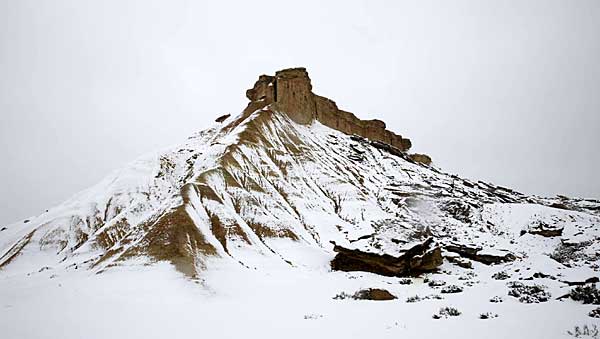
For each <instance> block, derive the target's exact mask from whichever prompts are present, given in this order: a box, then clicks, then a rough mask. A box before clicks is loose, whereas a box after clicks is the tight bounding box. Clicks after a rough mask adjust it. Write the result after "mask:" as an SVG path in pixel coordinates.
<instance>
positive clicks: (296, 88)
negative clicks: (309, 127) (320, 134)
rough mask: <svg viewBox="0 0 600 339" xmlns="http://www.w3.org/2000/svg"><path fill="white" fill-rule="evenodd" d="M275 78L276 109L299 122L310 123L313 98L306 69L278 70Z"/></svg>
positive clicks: (312, 117)
mask: <svg viewBox="0 0 600 339" xmlns="http://www.w3.org/2000/svg"><path fill="white" fill-rule="evenodd" d="M275 78H276V82H275V86H276V87H275V90H276V100H275V102H276V105H277V106H276V107H277V109H278V110H279V111H281V112H285V113H287V114H288V115H289V117H290V118H291V119H292V120H294V121H295V122H297V123H299V124H309V123H311V122H312V121H313V120H314V119H315V116H314V112H315V98H314V94H313V93H312V85H311V83H310V78H309V77H308V73H307V72H306V69H304V68H291V69H285V70H282V71H278V72H277V73H275Z"/></svg>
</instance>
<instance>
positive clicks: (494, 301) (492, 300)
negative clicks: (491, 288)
mask: <svg viewBox="0 0 600 339" xmlns="http://www.w3.org/2000/svg"><path fill="white" fill-rule="evenodd" d="M490 302H491V303H501V302H504V299H502V297H500V296H494V297H492V298H490Z"/></svg>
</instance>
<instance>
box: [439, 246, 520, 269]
mask: <svg viewBox="0 0 600 339" xmlns="http://www.w3.org/2000/svg"><path fill="white" fill-rule="evenodd" d="M444 249H445V250H446V251H448V252H454V253H458V254H459V255H460V256H462V257H464V258H468V259H471V260H474V261H478V262H481V263H484V264H486V265H495V264H500V263H505V262H511V261H514V260H515V259H516V258H517V257H516V256H515V255H514V254H512V253H511V252H509V251H506V250H483V249H482V248H481V247H479V246H475V245H467V244H458V243H452V244H447V245H445V246H444Z"/></svg>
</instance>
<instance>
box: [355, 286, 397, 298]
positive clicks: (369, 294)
mask: <svg viewBox="0 0 600 339" xmlns="http://www.w3.org/2000/svg"><path fill="white" fill-rule="evenodd" d="M352 299H355V300H394V299H398V298H396V296H394V295H393V294H391V293H390V292H389V291H388V290H384V289H381V288H367V289H364V290H360V291H358V292H356V293H355V294H354V295H353V296H352Z"/></svg>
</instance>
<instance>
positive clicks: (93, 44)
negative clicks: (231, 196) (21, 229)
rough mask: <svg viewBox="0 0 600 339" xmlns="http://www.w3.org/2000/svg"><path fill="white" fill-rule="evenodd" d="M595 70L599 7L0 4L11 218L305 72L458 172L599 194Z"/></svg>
mask: <svg viewBox="0 0 600 339" xmlns="http://www.w3.org/2000/svg"><path fill="white" fill-rule="evenodd" d="M598 60H600V1H597V0H577V1H574V0H564V1H556V0H544V1H524V0H513V1H483V0H474V1H423V0H420V1H347V0H346V1H327V2H325V1H306V0H303V1H293V2H292V1H281V0H280V1H210V2H207V1H173V0H171V1H149V0H143V1H142V0H140V1H122V0H119V1H116V0H114V1H83V0H73V1H62V0H54V1H41V0H40V1H30V0H19V1H11V0H0V115H1V116H0V117H1V120H0V121H1V122H0V159H2V165H1V166H0V185H1V186H0V187H2V194H0V206H1V207H0V224H2V223H8V222H12V221H16V220H17V219H19V218H24V217H27V216H30V215H35V214H38V213H40V212H43V211H44V210H45V209H47V208H49V207H51V206H53V205H55V204H57V203H60V202H61V201H62V200H64V199H66V198H68V197H69V196H71V195H72V194H74V193H75V192H77V191H80V190H82V189H84V188H87V187H89V186H91V185H93V184H95V183H96V182H98V181H99V180H100V179H101V178H102V177H103V176H104V175H106V174H107V173H108V172H109V171H111V170H113V169H116V168H119V167H121V166H122V165H124V164H125V163H127V162H128V161H130V160H133V159H134V158H136V157H137V156H139V155H141V154H143V153H145V152H148V151H152V150H154V149H157V148H160V147H163V146H167V145H171V144H175V143H178V142H180V141H182V140H184V139H185V138H186V137H187V136H188V135H190V134H192V133H193V132H195V131H198V130H202V129H203V128H204V127H205V126H207V124H208V123H209V122H212V121H213V120H214V118H215V117H217V116H219V115H222V114H224V113H238V112H239V111H241V110H242V109H243V108H244V107H245V105H246V98H245V96H244V93H245V90H246V89H247V88H249V87H251V86H252V84H253V83H254V81H255V80H256V78H257V77H258V75H259V74H262V73H269V74H273V73H274V72H275V71H276V70H278V69H281V68H286V67H294V66H305V67H307V68H308V71H309V73H310V75H311V78H312V79H313V87H314V91H315V92H316V93H318V94H320V95H324V96H327V97H329V98H331V99H333V100H335V101H336V102H337V103H338V106H340V107H341V108H343V109H345V110H349V111H351V112H354V113H356V114H357V115H358V116H359V117H361V118H363V119H367V118H368V119H371V118H377V119H381V120H384V121H386V123H387V124H388V126H389V128H390V129H392V130H394V131H395V132H397V133H399V134H402V135H403V136H406V137H409V138H411V139H412V141H413V145H414V148H413V151H418V152H424V153H428V154H430V155H431V156H432V157H433V158H434V160H435V161H436V163H437V164H438V165H439V166H441V167H442V168H444V169H446V170H447V171H449V172H453V173H458V174H460V175H462V176H466V177H470V178H474V179H482V180H487V181H492V182H494V183H496V184H500V185H503V186H510V187H513V188H516V189H518V190H521V191H524V192H526V193H537V194H543V195H553V194H556V193H561V194H567V195H577V196H587V197H596V198H600V176H599V175H598V172H599V171H598V167H599V165H600V160H599V159H598V154H599V152H598V147H599V146H600V62H599V61H598Z"/></svg>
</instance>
